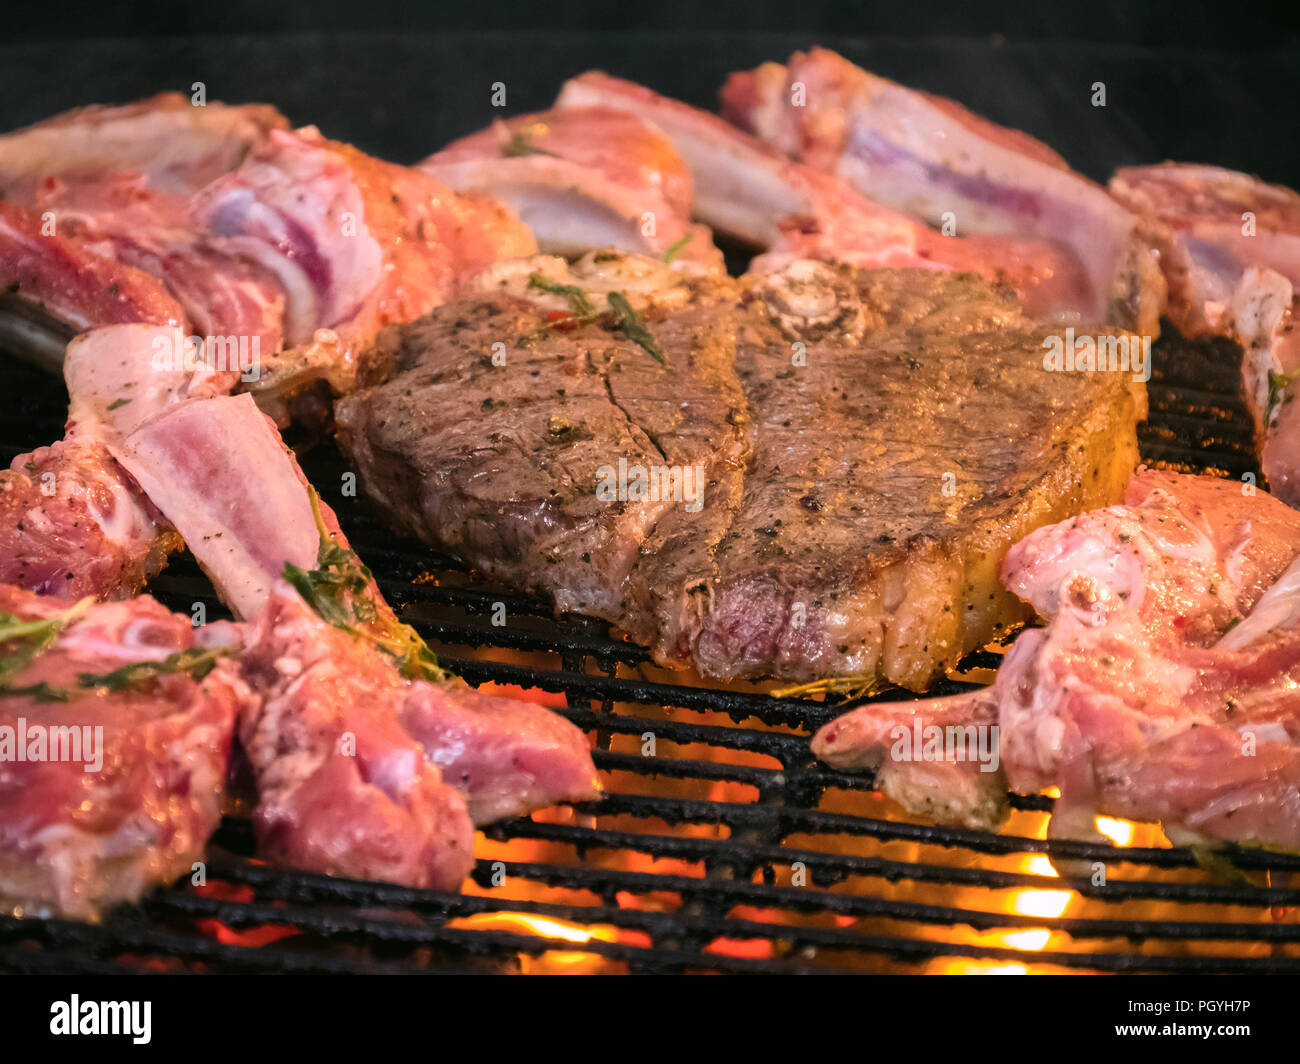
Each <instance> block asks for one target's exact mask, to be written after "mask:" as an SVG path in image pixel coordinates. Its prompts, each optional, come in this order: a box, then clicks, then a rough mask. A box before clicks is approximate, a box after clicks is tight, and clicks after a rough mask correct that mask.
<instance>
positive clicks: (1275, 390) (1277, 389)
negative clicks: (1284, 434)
mask: <svg viewBox="0 0 1300 1064" xmlns="http://www.w3.org/2000/svg"><path fill="white" fill-rule="evenodd" d="M1296 373H1300V370H1297V371H1296V372H1295V373H1275V372H1274V371H1273V370H1269V371H1268V406H1267V407H1266V408H1265V410H1264V423H1265V424H1267V423H1268V422H1269V421H1271V420H1272V419H1273V410H1274V409H1275V408H1276V407H1277V404H1278V403H1280V402H1281V401H1282V394H1283V393H1284V392H1285V391H1286V390H1287V388H1289V387H1290V386H1291V382H1292V381H1293V380H1295V378H1296Z"/></svg>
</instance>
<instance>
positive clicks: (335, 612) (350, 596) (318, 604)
mask: <svg viewBox="0 0 1300 1064" xmlns="http://www.w3.org/2000/svg"><path fill="white" fill-rule="evenodd" d="M307 493H308V496H309V498H310V499H311V510H312V516H313V517H314V518H315V519H316V529H317V531H318V533H319V534H320V545H319V546H318V548H317V550H316V568H314V569H302V568H300V567H298V566H296V565H294V564H293V563H292V562H285V563H284V578H285V579H286V580H287V581H289V583H290V584H292V585H293V587H294V589H295V590H297V592H298V594H300V595H301V596H302V597H303V600H304V601H305V602H306V603H307V605H308V606H310V607H311V608H312V609H313V610H314V611H315V612H316V614H317V616H319V617H320V618H321V620H323V621H325V622H326V623H327V624H330V625H333V626H334V627H335V628H339V629H341V630H343V631H345V632H348V633H349V634H351V635H354V636H356V637H358V638H360V639H364V640H366V641H367V642H369V643H373V644H374V645H375V646H376V647H378V648H379V649H380V650H382V651H383V652H384V653H385V654H389V655H391V656H392V657H394V658H396V659H397V668H398V671H399V672H400V673H401V674H402V675H403V676H404V677H406V678H407V679H408V680H416V679H421V680H430V681H432V682H434V683H440V682H442V681H444V680H448V679H450V678H451V673H449V672H447V671H446V670H445V669H443V668H441V667H440V666H439V665H438V658H437V656H436V655H435V654H434V652H433V651H432V650H430V649H429V645H428V644H427V643H426V642H425V641H424V640H423V639H421V638H420V635H419V633H418V632H416V630H415V629H414V628H412V627H411V626H410V625H409V624H403V623H402V622H401V621H399V620H398V619H397V618H396V617H395V616H393V614H392V613H391V612H389V611H388V610H387V609H380V608H379V607H378V606H377V605H376V602H375V600H374V599H373V598H372V597H371V589H372V588H373V587H374V576H373V575H372V574H371V572H370V570H369V568H367V567H366V566H365V565H364V564H362V562H361V559H360V558H358V557H357V556H356V555H355V554H353V553H352V551H350V550H347V549H346V548H344V547H341V546H339V545H338V544H337V543H335V542H334V540H333V539H332V538H331V536H330V533H329V529H327V528H326V527H325V519H324V517H323V516H322V515H321V510H320V496H318V495H317V494H316V491H315V489H314V488H310V487H309V488H308V489H307Z"/></svg>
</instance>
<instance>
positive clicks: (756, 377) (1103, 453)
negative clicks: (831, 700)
mask: <svg viewBox="0 0 1300 1064" xmlns="http://www.w3.org/2000/svg"><path fill="white" fill-rule="evenodd" d="M831 292H833V293H834V299H833V301H828V300H827V299H826V298H825V297H826V294H827V293H831ZM746 300H747V302H746V314H745V318H744V321H743V323H742V325H741V327H740V329H739V331H738V349H737V365H738V367H739V371H740V374H741V378H742V380H743V382H744V385H745V392H746V396H747V398H748V400H749V407H750V414H751V417H752V418H753V420H754V435H755V447H754V454H753V458H752V460H751V463H750V466H749V469H748V470H747V472H746V475H745V481H744V484H745V487H744V499H743V502H742V505H741V509H740V512H739V514H738V515H737V517H736V519H735V521H734V523H733V525H732V527H731V529H730V532H729V534H728V536H727V537H726V538H725V539H724V541H723V545H722V547H721V549H720V550H719V552H718V555H717V569H716V573H715V576H714V579H713V583H712V587H713V595H712V606H711V610H710V612H709V616H708V619H707V622H706V623H705V625H704V626H703V628H702V630H701V632H700V634H699V636H698V639H697V640H696V642H695V646H694V661H695V664H696V666H697V667H698V668H699V669H700V671H701V672H703V673H705V674H708V675H711V676H717V677H721V678H731V677H736V676H760V675H776V676H783V677H789V678H792V679H799V680H811V679H813V678H815V677H822V676H844V675H862V676H867V677H870V676H876V677H879V678H881V679H885V680H888V681H890V682H893V683H898V684H902V685H904V686H907V687H912V688H916V689H920V688H923V687H924V686H925V685H926V683H928V682H929V680H931V679H932V678H933V677H934V675H935V674H936V673H938V672H940V671H942V670H943V669H944V668H946V667H948V666H950V665H952V664H954V663H955V662H956V661H957V660H958V659H959V658H960V657H961V656H962V655H963V654H964V653H967V652H969V651H970V650H973V649H975V648H976V647H978V646H981V645H983V644H984V643H986V642H988V641H989V640H990V639H991V638H993V637H994V636H995V635H996V634H997V633H998V631H999V630H1000V629H1001V628H1003V627H1005V626H1008V625H1011V624H1014V623H1015V622H1017V621H1019V620H1021V619H1022V618H1023V616H1024V612H1023V608H1022V607H1021V606H1019V605H1018V604H1017V603H1016V601H1015V599H1014V596H1012V595H1010V594H1008V593H1007V592H1006V591H1005V590H1003V589H1002V587H1001V586H1000V584H999V583H998V580H997V566H998V563H999V562H1000V560H1001V558H1002V556H1003V555H1004V554H1005V552H1006V550H1007V549H1008V548H1009V547H1010V546H1011V545H1012V544H1013V543H1015V542H1016V541H1017V540H1018V539H1020V538H1021V537H1022V536H1023V535H1025V534H1026V533H1027V532H1029V531H1030V530H1031V529H1032V528H1034V527H1036V526H1037V525H1040V524H1043V523H1045V522H1048V521H1052V520H1057V519H1058V518H1059V516H1063V515H1065V514H1069V513H1074V512H1078V511H1079V510H1081V509H1087V508H1089V507H1093V506H1098V505H1104V504H1106V503H1108V502H1112V501H1114V500H1115V499H1117V498H1119V496H1120V494H1121V493H1122V492H1123V489H1124V485H1125V483H1126V482H1127V480H1128V477H1129V476H1130V474H1131V473H1132V471H1133V469H1134V468H1135V466H1136V462H1137V441H1136V436H1135V432H1134V426H1135V423H1136V420H1137V414H1136V408H1135V398H1134V395H1133V393H1132V391H1131V388H1130V380H1129V376H1128V375H1126V374H1120V373H1114V372H1104V373H1103V372H1093V373H1058V372H1049V371H1047V370H1045V369H1044V368H1043V356H1044V347H1043V341H1044V339H1045V338H1046V337H1047V335H1048V334H1047V332H1046V331H1044V330H1043V329H1041V328H1040V327H1038V326H1036V325H1035V324H1034V323H1033V322H1031V321H1030V320H1029V319H1027V318H1026V317H1025V316H1024V315H1023V314H1022V313H1021V312H1020V310H1019V308H1018V307H1017V305H1016V304H1015V302H1014V301H1013V300H1012V299H1010V298H1009V297H1007V296H1004V295H1002V294H1001V293H999V292H998V291H995V290H994V289H993V288H992V287H990V286H989V285H988V284H987V283H985V282H984V281H982V280H980V279H978V278H976V277H975V276H974V275H970V274H952V273H939V272H933V271H926V270H873V271H856V272H855V271H852V270H849V269H847V268H843V269H840V270H832V268H830V267H826V266H822V265H814V264H804V266H803V268H800V267H798V266H796V267H792V268H791V269H790V270H787V271H785V272H784V273H783V274H779V275H774V276H773V277H771V278H767V279H759V280H757V281H755V282H753V283H752V284H751V285H750V287H749V288H748V289H747V291H746ZM827 307H833V310H828V309H827Z"/></svg>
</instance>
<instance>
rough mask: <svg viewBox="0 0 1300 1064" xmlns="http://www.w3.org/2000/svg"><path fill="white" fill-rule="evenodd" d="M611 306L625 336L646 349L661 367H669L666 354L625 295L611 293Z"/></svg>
mask: <svg viewBox="0 0 1300 1064" xmlns="http://www.w3.org/2000/svg"><path fill="white" fill-rule="evenodd" d="M609 305H610V306H611V307H613V308H614V314H615V315H616V316H617V317H618V326H619V328H620V329H622V330H623V335H624V336H626V337H627V338H628V339H629V340H631V341H632V342H633V343H634V344H638V345H640V346H641V347H643V348H645V350H646V351H648V352H649V353H650V357H651V358H653V359H654V360H655V361H656V362H658V363H659V365H661V366H666V365H668V360H667V359H666V358H664V353H663V351H662V350H661V349H660V347H659V344H658V343H656V342H655V338H654V337H653V336H651V335H650V330H649V329H647V328H646V324H645V322H644V321H642V320H641V315H639V314H638V313H637V312H636V311H635V310H633V309H632V304H631V303H629V302H628V301H627V298H626V297H625V296H624V295H623V293H622V292H610V293H609Z"/></svg>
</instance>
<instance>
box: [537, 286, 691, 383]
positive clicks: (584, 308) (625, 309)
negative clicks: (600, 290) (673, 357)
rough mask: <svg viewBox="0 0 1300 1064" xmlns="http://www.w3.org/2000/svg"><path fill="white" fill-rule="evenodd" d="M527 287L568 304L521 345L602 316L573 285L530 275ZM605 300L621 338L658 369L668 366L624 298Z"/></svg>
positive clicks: (614, 294)
mask: <svg viewBox="0 0 1300 1064" xmlns="http://www.w3.org/2000/svg"><path fill="white" fill-rule="evenodd" d="M528 287H529V288H536V289H539V290H540V291H543V292H548V293H549V294H551V295H553V296H562V297H563V298H564V299H565V300H566V301H567V302H568V304H569V310H570V313H569V314H568V315H567V316H564V317H562V318H560V319H559V320H557V321H548V322H545V323H544V324H542V325H539V326H538V327H537V328H536V329H534V330H533V331H532V332H529V333H525V334H524V335H523V336H521V337H520V338H519V342H520V343H521V344H529V343H532V342H533V341H535V340H541V339H544V338H545V337H546V336H548V335H550V333H551V332H552V331H553V330H555V329H573V328H577V327H578V326H580V325H591V324H593V323H594V322H596V321H599V320H600V318H601V316H602V312H601V311H599V310H597V309H596V304H595V303H593V302H592V300H591V296H590V295H589V294H588V293H587V292H584V291H583V290H582V289H581V288H579V287H578V286H577V285H572V284H560V283H559V282H558V281H552V280H551V279H550V278H549V277H545V276H543V275H542V274H540V273H532V274H529V275H528ZM605 300H606V302H608V303H609V308H610V311H612V312H613V315H614V320H615V326H616V327H617V328H618V329H621V330H622V332H623V335H624V336H625V337H627V338H628V339H629V340H631V341H632V342H633V343H634V344H636V345H637V346H639V347H641V348H643V349H644V350H645V351H647V352H649V354H650V357H651V358H653V359H654V360H655V361H656V362H658V363H659V365H661V366H666V365H668V359H666V358H665V357H664V352H663V349H662V348H661V347H660V346H659V344H658V342H657V341H656V340H655V338H654V336H652V335H651V333H650V330H649V329H648V328H646V323H645V321H644V320H643V319H642V317H641V315H640V314H638V313H637V312H636V311H635V310H633V309H632V304H631V303H629V302H628V301H627V297H626V296H625V295H623V293H622V292H610V293H608V294H607V295H606V296H605Z"/></svg>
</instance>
